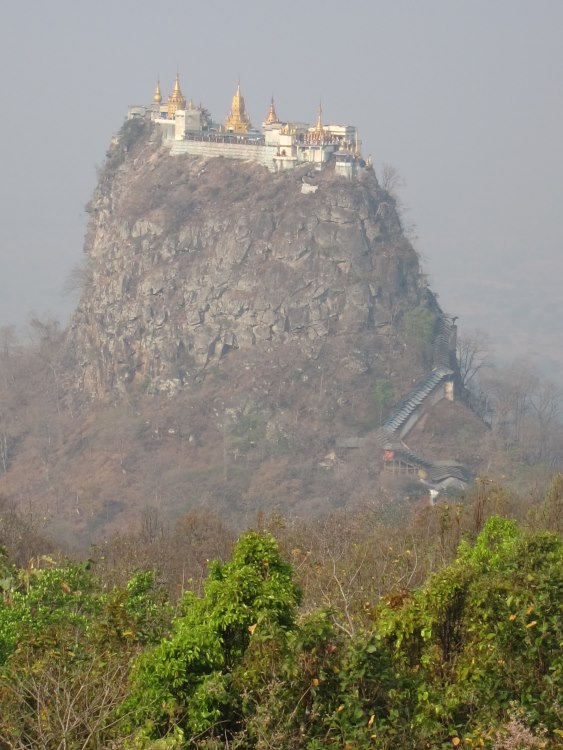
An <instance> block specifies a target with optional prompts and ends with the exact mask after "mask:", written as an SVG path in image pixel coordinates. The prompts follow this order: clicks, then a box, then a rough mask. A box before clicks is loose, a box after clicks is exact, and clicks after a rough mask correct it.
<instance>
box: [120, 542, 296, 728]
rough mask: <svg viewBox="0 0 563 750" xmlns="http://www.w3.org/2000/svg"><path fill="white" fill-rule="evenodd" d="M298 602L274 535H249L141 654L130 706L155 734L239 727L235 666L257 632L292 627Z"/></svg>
mask: <svg viewBox="0 0 563 750" xmlns="http://www.w3.org/2000/svg"><path fill="white" fill-rule="evenodd" d="M299 601H300V593H299V591H298V589H297V588H296V587H295V585H294V584H293V582H292V579H291V567H290V566H289V565H288V564H287V563H285V562H284V561H283V560H282V558H281V556H280V553H279V551H278V548H277V544H276V542H275V540H274V539H273V537H271V536H270V535H268V534H258V533H255V532H249V533H247V534H245V535H244V536H243V537H242V538H241V539H240V540H239V542H238V543H237V545H236V547H235V549H234V552H233V557H232V560H231V561H230V562H228V563H226V564H224V565H222V564H220V563H218V562H215V563H212V564H211V565H210V572H209V577H208V580H207V582H206V583H205V586H204V595H203V596H202V597H201V598H200V597H197V596H195V595H194V594H192V593H188V594H186V595H185V596H184V599H183V601H182V610H183V614H182V616H181V617H179V618H177V619H176V620H175V621H174V632H173V634H172V636H171V637H170V638H167V639H165V640H163V641H162V642H161V643H160V644H159V645H158V646H156V648H154V649H153V650H152V651H150V652H148V653H147V654H145V655H144V656H143V657H142V658H141V659H140V661H139V663H138V665H137V667H136V669H135V674H134V677H133V693H132V697H131V700H130V702H129V703H128V705H127V709H128V710H132V711H133V712H134V713H135V715H136V717H137V720H141V721H143V722H144V725H145V729H146V730H148V731H149V732H150V733H151V734H153V735H154V736H156V737H159V736H160V737H162V736H165V735H166V734H168V733H169V732H170V731H172V730H173V728H174V727H175V726H180V727H181V728H184V729H187V730H189V731H190V732H192V733H198V734H201V733H205V732H209V731H211V730H213V729H216V730H217V731H219V732H221V733H223V732H228V731H231V732H232V731H233V730H234V728H235V727H236V724H237V716H238V714H239V711H240V700H241V699H240V694H238V693H237V692H236V691H234V690H233V689H232V682H233V670H235V669H236V668H237V666H239V665H240V664H241V662H242V660H243V657H244V655H245V653H246V651H247V650H248V648H249V645H250V643H251V640H252V639H255V638H260V637H261V634H262V633H266V632H268V633H269V632H271V629H272V628H274V629H275V630H277V631H278V632H279V631H282V632H283V631H285V630H288V629H290V628H292V627H293V624H294V617H295V608H296V606H297V604H298V603H299Z"/></svg>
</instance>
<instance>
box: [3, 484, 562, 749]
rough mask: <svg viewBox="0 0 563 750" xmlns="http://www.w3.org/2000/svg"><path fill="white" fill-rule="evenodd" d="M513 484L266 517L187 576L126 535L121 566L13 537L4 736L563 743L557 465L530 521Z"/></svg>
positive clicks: (327, 743)
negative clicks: (428, 504) (454, 500)
mask: <svg viewBox="0 0 563 750" xmlns="http://www.w3.org/2000/svg"><path fill="white" fill-rule="evenodd" d="M503 498H504V499H503ZM505 501H506V497H504V496H503V490H502V488H499V487H497V486H493V485H490V486H487V492H486V494H485V492H484V490H483V487H480V488H478V489H477V490H476V491H475V493H474V495H473V496H470V497H468V498H467V499H466V502H465V504H459V505H457V506H445V505H443V506H438V507H436V508H427V509H423V510H420V511H419V512H418V514H416V518H415V519H414V520H413V521H412V522H410V525H409V523H404V524H403V526H402V531H401V532H400V533H399V532H397V530H396V529H395V530H393V529H392V528H391V527H385V528H383V527H381V526H378V525H377V524H375V523H374V522H372V521H370V519H368V518H366V517H363V518H362V519H359V524H358V526H354V524H353V523H349V522H348V521H347V520H346V518H345V517H344V516H342V517H340V518H339V519H336V520H334V519H333V524H332V526H331V525H330V524H328V525H325V534H324V536H323V537H322V538H321V536H320V535H319V534H318V533H317V534H315V532H314V531H313V529H312V528H309V529H308V528H307V527H305V526H304V525H301V527H300V528H299V529H295V528H294V529H289V528H288V525H287V524H283V523H282V522H280V521H279V520H277V521H275V522H272V523H271V524H270V527H271V529H272V530H273V531H274V532H275V535H276V537H278V540H276V538H274V535H273V534H272V533H271V532H270V531H267V530H265V529H264V524H263V523H261V524H260V523H259V524H257V526H258V530H252V531H248V532H246V533H245V534H243V535H242V536H241V537H240V538H239V540H238V542H236V544H235V545H234V548H233V549H232V554H231V555H230V559H228V560H227V561H226V562H219V561H216V562H212V563H210V564H209V566H208V572H207V577H206V579H205V580H204V581H202V582H201V585H200V584H199V583H198V580H197V578H195V577H190V578H186V577H185V575H184V573H183V574H182V582H183V585H182V586H181V588H180V591H179V593H178V594H175V593H174V587H173V586H171V585H170V580H171V578H173V577H174V576H173V574H172V573H170V571H169V572H168V573H166V576H167V579H166V580H165V579H163V578H161V576H163V572H162V569H159V566H158V565H156V564H154V563H153V564H147V566H146V567H147V569H146V570H140V569H137V570H136V571H133V568H134V567H135V565H134V564H133V563H132V562H131V553H130V549H129V551H128V544H127V543H126V540H125V539H124V538H121V539H120V540H119V543H118V544H116V549H119V550H120V552H121V555H122V556H121V558H120V559H119V566H118V567H119V568H120V569H119V570H118V569H117V568H116V565H117V562H116V561H117V560H118V558H117V552H116V549H114V550H113V552H111V553H110V548H109V547H108V548H107V549H106V550H105V554H103V555H102V554H101V553H100V552H99V551H98V552H96V551H94V552H95V556H94V557H95V559H92V560H89V561H87V562H82V563H75V562H70V561H68V560H66V561H65V560H61V559H55V557H53V558H51V557H48V556H37V557H34V559H33V560H32V561H31V562H30V563H29V564H28V565H26V566H22V565H20V566H19V567H18V566H17V565H16V564H14V562H13V561H12V560H11V559H10V558H9V555H8V553H7V552H6V553H5V554H4V555H3V557H1V558H0V592H1V595H2V600H1V603H0V665H1V666H0V748H22V749H23V748H66V749H67V750H73V749H74V748H129V749H130V750H135V749H136V750H141V749H143V748H155V749H156V748H185V747H198V748H219V747H232V748H236V747H240V748H256V749H264V750H265V749H266V748H280V750H281V749H282V748H287V749H289V748H309V749H310V750H316V749H317V748H318V749H319V750H320V748H340V747H344V748H348V749H349V750H351V749H352V748H369V747H373V748H413V749H414V748H441V747H457V746H461V747H485V748H495V750H502V749H503V748H505V749H506V750H516V749H517V748H534V747H538V748H540V747H562V746H563V650H562V646H563V540H562V538H561V534H560V531H561V520H562V518H563V515H562V510H563V477H562V476H561V475H558V476H556V477H555V478H554V480H553V482H552V485H551V487H550V488H549V490H548V492H547V494H546V496H545V498H544V499H543V502H541V503H538V504H537V506H536V507H535V509H534V511H533V513H531V512H528V513H527V517H526V519H525V520H523V521H521V522H520V523H519V522H517V521H514V520H509V519H508V518H505V517H501V516H499V515H490V516H489V517H488V518H486V516H487V515H488V514H489V510H490V511H492V510H498V508H499V504H501V505H502V502H505ZM12 520H13V519H12ZM148 525H149V526H150V524H148ZM317 526H318V524H317ZM546 527H548V528H549V529H550V530H545V528H546ZM182 528H183V530H184V533H185V535H186V536H190V535H191V537H193V538H194V539H195V538H196V537H198V536H199V537H201V535H202V528H203V524H202V523H201V522H200V523H199V524H194V523H193V524H192V525H191V526H189V525H187V524H186V523H184V526H183V527H182ZM205 528H206V529H207V531H208V532H209V523H207V525H206V527H205ZM361 528H362V529H364V530H365V529H366V528H368V529H369V530H368V531H364V534H363V536H362V533H360V529H361ZM328 529H332V532H333V536H332V538H331V539H329V537H330V534H329V533H328V531H327V530H328ZM1 530H2V525H1V524H0V531H1ZM145 531H146V529H145ZM215 531H217V529H215ZM157 537H158V534H156V533H155V530H154V528H153V529H152V531H151V533H150V534H149V536H148V537H147V538H146V539H145V543H144V548H145V553H146V549H148V548H150V547H151V546H154V545H156V544H157V542H158V539H157ZM171 540H172V537H168V538H167V545H168V546H170V545H171V544H172V541H171ZM307 543H308V546H307ZM139 546H140V547H143V545H139ZM175 549H176V552H178V548H175ZM140 555H141V551H139V556H140ZM196 557H197V556H196ZM146 559H147V561H148V558H146ZM162 559H164V558H162ZM126 560H128V561H129V562H128V563H127V564H126V563H125V562H124V561H126ZM289 561H291V562H289ZM128 566H129V568H131V569H130V570H128ZM194 570H195V568H194V566H193V562H192V564H191V568H190V570H189V571H188V572H189V573H190V575H191V574H193V572H194ZM125 575H127V576H128V580H126V581H125V579H124V576H125ZM121 579H123V580H121Z"/></svg>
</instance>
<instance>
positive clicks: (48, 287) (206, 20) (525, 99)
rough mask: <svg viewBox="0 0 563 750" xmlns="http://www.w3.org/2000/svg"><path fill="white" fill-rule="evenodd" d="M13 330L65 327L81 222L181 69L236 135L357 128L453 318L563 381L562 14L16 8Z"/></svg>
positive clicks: (7, 12)
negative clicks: (244, 128)
mask: <svg viewBox="0 0 563 750" xmlns="http://www.w3.org/2000/svg"><path fill="white" fill-rule="evenodd" d="M2 5H3V7H2V15H1V26H0V61H1V65H2V70H3V71H4V74H3V76H2V80H3V84H4V116H3V117H2V120H1V124H0V157H1V162H0V163H1V165H2V180H1V196H0V219H1V220H0V260H1V268H2V272H1V275H0V325H5V324H8V323H15V324H18V325H19V324H22V323H24V322H25V320H26V318H27V317H28V315H29V313H30V311H32V310H33V311H35V312H37V313H38V314H40V315H43V314H45V313H51V314H52V315H54V316H55V317H57V318H58V319H59V320H61V322H62V323H66V321H67V319H68V315H69V313H70V311H71V310H72V307H73V306H74V304H75V300H72V299H69V298H68V297H67V298H65V297H64V296H63V295H62V288H63V285H64V282H65V279H66V277H67V275H68V273H69V271H70V269H71V268H72V267H73V266H75V265H77V264H78V263H79V262H80V260H81V255H82V238H83V234H84V229H85V220H86V216H85V213H84V205H85V204H86V202H87V200H88V199H89V197H90V194H91V191H92V189H93V187H94V184H95V179H96V175H95V166H96V165H97V164H98V165H99V164H101V163H102V162H103V160H104V154H105V151H106V149H107V146H108V144H109V141H110V138H111V136H112V134H113V133H115V132H116V131H117V130H118V128H119V127H120V125H121V123H122V121H123V118H124V115H125V112H126V109H127V106H128V105H129V104H132V103H142V102H149V101H150V99H151V97H152V93H153V89H154V85H155V81H156V79H157V77H158V76H159V77H160V80H161V84H162V89H163V96H167V95H168V93H169V91H170V88H171V86H172V83H173V79H174V75H175V73H176V69H178V70H179V71H180V75H181V81H182V88H183V92H184V94H185V95H186V96H187V97H188V98H190V97H191V98H193V100H194V101H195V102H196V103H199V102H202V103H203V104H204V105H205V106H207V108H208V109H209V110H210V111H211V113H212V115H213V116H214V118H216V119H221V120H222V119H223V118H224V117H225V116H226V114H227V112H228V110H229V107H230V100H231V97H232V95H233V93H234V89H235V88H236V83H237V80H238V78H239V76H240V80H241V86H242V91H243V94H244V96H245V99H246V104H247V109H248V111H249V113H250V116H251V118H252V119H253V122H254V123H259V122H261V120H262V119H263V117H264V116H265V114H266V112H267V108H268V102H269V98H270V96H271V94H272V93H274V95H275V99H276V109H277V112H278V115H279V116H280V117H281V118H282V119H284V118H287V119H296V120H309V121H314V119H315V115H316V109H317V106H318V101H319V99H322V102H323V110H324V120H325V121H327V122H328V121H330V122H339V123H350V124H355V125H357V126H358V128H359V131H360V136H361V138H362V140H363V150H364V153H365V154H366V155H367V154H371V155H372V157H373V159H374V162H375V166H376V172H377V171H378V169H379V168H380V166H381V165H382V164H383V163H389V164H392V165H394V166H395V167H396V168H397V169H398V171H399V172H400V174H401V175H402V176H403V178H404V180H405V182H406V184H405V186H404V187H403V188H402V189H401V194H402V197H403V200H404V203H405V204H406V205H407V206H408V207H409V211H408V214H407V222H408V223H411V222H412V223H413V224H414V225H416V229H415V233H416V239H415V246H416V248H417V249H418V250H419V251H420V253H421V254H422V256H423V257H424V259H425V265H426V269H427V271H428V272H429V274H430V279H431V285H432V288H433V289H434V290H435V291H436V292H438V294H439V299H440V302H441V304H442V306H443V307H444V309H445V310H446V311H447V312H449V313H452V314H458V315H460V324H461V325H462V326H465V327H467V328H474V327H480V328H483V329H486V330H489V331H490V332H491V334H492V335H493V338H494V340H495V344H496V345H497V348H498V349H499V351H501V352H503V353H505V354H506V353H508V354H510V353H520V352H521V353H526V352H527V353H529V354H532V355H536V356H541V357H542V358H544V359H546V361H547V362H548V365H549V363H550V362H551V363H552V367H553V370H552V371H553V372H554V373H556V372H557V370H556V367H557V362H559V363H563V291H562V286H563V219H562V216H563V189H562V184H563V177H562V175H563V145H562V139H563V43H562V41H561V36H562V33H563V1H562V0H529V1H528V2H524V1H523V0H498V1H495V0H486V1H485V0H416V1H415V0H413V1H412V2H410V1H407V0H386V1H385V2H383V1H381V0H365V1H363V0H351V2H347V3H342V2H333V0H322V1H321V0H309V1H308V2H296V1H295V0H285V2H283V1H281V0H280V2H278V3H275V2H270V1H269V0H262V1H261V2H258V0H252V1H251V2H245V1H244V0H239V2H236V3H233V2H223V1H222V0H216V1H215V2H202V3H201V4H198V3H196V2H194V1H193V0H182V1H181V2H179V1H178V0H168V2H165V3H162V2H155V1H154V0H153V2H147V1H146V0H134V1H133V0H112V1H111V2H110V0H97V1H96V2H92V0H89V1H88V2H85V1H83V0H52V1H51V2H46V0H27V2H25V3H16V2H14V3H7V2H4V3H3V4H2ZM560 372H561V373H563V366H562V368H561V370H560Z"/></svg>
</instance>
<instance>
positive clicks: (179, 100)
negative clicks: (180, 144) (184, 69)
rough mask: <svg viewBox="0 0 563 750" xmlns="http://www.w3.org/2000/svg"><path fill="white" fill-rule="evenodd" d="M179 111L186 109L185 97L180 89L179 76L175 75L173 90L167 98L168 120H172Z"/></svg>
mask: <svg viewBox="0 0 563 750" xmlns="http://www.w3.org/2000/svg"><path fill="white" fill-rule="evenodd" d="M179 109H186V97H185V96H184V95H183V94H182V89H181V88H180V74H179V73H176V81H175V82H174V89H173V91H172V93H171V94H170V96H169V97H168V109H167V113H168V119H169V120H170V119H172V118H173V117H174V116H175V114H176V111H177V110H179Z"/></svg>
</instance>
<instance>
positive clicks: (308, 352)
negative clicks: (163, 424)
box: [68, 122, 438, 397]
mask: <svg viewBox="0 0 563 750" xmlns="http://www.w3.org/2000/svg"><path fill="white" fill-rule="evenodd" d="M89 212H90V215H91V219H90V223H89V229H88V233H87V237H86V244H85V253H86V258H87V266H88V268H87V274H86V276H87V283H86V286H85V289H84V293H83V295H82V298H81V301H80V303H79V306H78V308H77V310H76V313H75V315H74V317H73V319H72V324H71V329H70V332H69V337H68V348H69V351H70V352H71V353H72V354H73V357H74V361H75V373H76V384H77V385H78V387H80V388H81V389H84V390H85V391H86V392H88V393H90V394H92V395H94V396H97V397H101V396H104V395H105V394H107V393H109V392H111V391H115V390H121V391H123V390H127V389H131V388H135V387H136V386H140V387H143V388H144V389H147V390H149V391H152V392H163V391H166V392H176V391H178V390H179V389H182V388H183V387H184V386H186V385H187V384H189V383H190V382H193V379H194V378H197V377H200V376H201V374H202V373H203V372H205V370H206V368H209V367H210V365H214V364H218V363H220V362H222V361H223V360H225V359H226V358H233V357H236V356H237V354H235V353H238V357H239V359H240V362H241V364H242V363H243V362H245V361H247V357H248V356H250V357H252V358H254V357H258V358H266V359H267V357H268V356H271V355H272V354H273V353H274V352H275V353H276V354H277V356H282V357H285V356H286V353H287V357H288V358H289V359H290V360H291V361H295V362H307V361H310V360H316V359H318V358H319V357H321V358H322V359H328V360H331V359H332V360H333V361H335V358H336V359H337V360H338V367H341V368H344V369H348V370H349V371H351V372H356V373H361V372H367V371H370V370H372V371H374V372H376V371H378V370H387V372H389V361H388V360H389V357H390V356H399V358H400V357H401V356H402V354H403V353H404V352H403V350H404V348H405V341H404V337H402V336H401V321H402V320H403V317H404V315H405V313H406V312H407V311H409V310H413V309H415V308H416V309H424V308H426V309H428V310H430V311H432V313H433V314H435V313H436V312H438V307H437V304H436V302H435V299H434V297H433V295H432V294H431V293H430V292H429V290H428V289H427V287H426V284H425V282H424V277H423V275H422V274H421V270H420V267H419V262H418V257H417V255H416V253H415V251H414V250H413V248H412V246H411V245H410V243H409V242H408V241H407V239H406V238H405V236H404V235H403V232H402V229H401V223H400V220H399V217H398V215H397V211H396V210H395V204H394V201H393V199H392V198H391V196H390V195H389V194H388V193H386V192H385V191H384V190H382V189H381V188H380V187H379V185H378V182H377V179H376V176H375V174H374V172H373V170H372V169H370V168H366V169H363V170H361V172H360V174H359V177H358V179H357V180H354V181H348V180H346V179H345V178H343V177H339V176H335V174H334V171H333V170H331V169H330V168H328V169H326V170H325V171H323V172H321V173H319V172H316V171H313V170H312V169H311V168H309V167H307V166H305V167H302V168H299V169H296V170H294V171H290V172H286V173H282V174H277V175H272V174H270V173H269V172H267V171H266V170H265V169H264V168H262V167H260V166H257V165H253V164H250V163H245V162H240V161H231V160H227V159H223V158H216V159H207V160H205V159H201V158H194V157H190V156H171V155H170V154H169V152H168V150H167V149H165V148H163V147H162V146H161V145H160V142H159V138H158V132H156V131H155V130H153V129H152V128H151V126H150V125H148V124H140V123H137V122H129V123H127V124H126V126H125V128H124V129H123V130H122V132H121V134H120V136H119V138H118V139H117V140H116V142H115V143H114V144H113V146H112V148H111V150H110V152H109V154H108V160H107V164H106V166H105V167H104V169H103V170H102V173H101V175H100V181H99V184H98V187H97V189H96V191H95V194H94V197H93V199H92V201H91V203H90V205H89ZM411 364H412V365H413V366H415V363H414V362H413V363H411Z"/></svg>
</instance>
